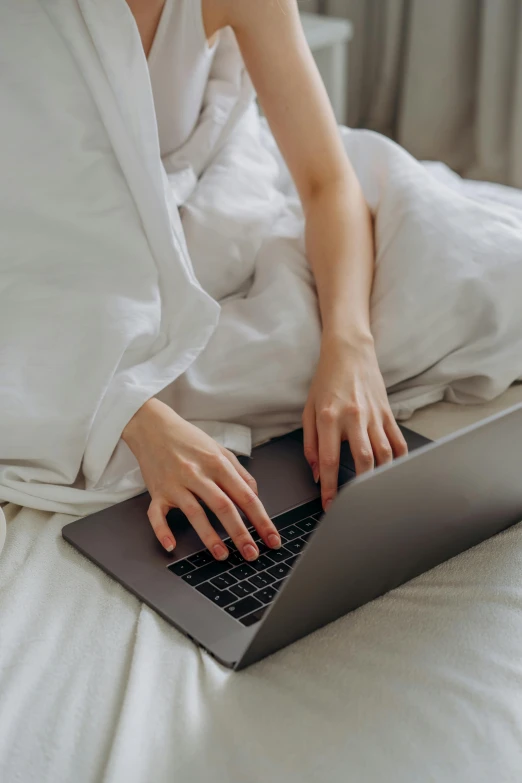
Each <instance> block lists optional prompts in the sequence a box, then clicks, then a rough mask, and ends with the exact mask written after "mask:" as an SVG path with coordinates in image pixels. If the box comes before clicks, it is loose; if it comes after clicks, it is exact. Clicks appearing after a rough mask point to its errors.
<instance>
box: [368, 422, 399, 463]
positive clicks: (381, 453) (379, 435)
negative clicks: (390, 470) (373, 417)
mask: <svg viewBox="0 0 522 783" xmlns="http://www.w3.org/2000/svg"><path fill="white" fill-rule="evenodd" d="M368 436H369V438H370V443H371V446H372V450H373V453H374V456H375V464H376V465H386V464H387V463H388V462H392V461H393V449H392V447H391V444H390V441H389V440H388V436H387V435H386V433H385V431H384V427H383V425H382V424H377V423H375V422H373V423H372V424H370V426H369V427H368Z"/></svg>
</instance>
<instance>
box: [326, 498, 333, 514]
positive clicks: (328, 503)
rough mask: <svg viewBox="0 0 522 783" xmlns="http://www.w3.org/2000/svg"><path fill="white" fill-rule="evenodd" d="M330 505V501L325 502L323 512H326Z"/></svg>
mask: <svg viewBox="0 0 522 783" xmlns="http://www.w3.org/2000/svg"><path fill="white" fill-rule="evenodd" d="M331 505H332V501H331V500H327V501H326V503H325V504H324V510H325V512H326V511H328V509H329V508H330V506H331Z"/></svg>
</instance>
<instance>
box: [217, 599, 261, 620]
mask: <svg viewBox="0 0 522 783" xmlns="http://www.w3.org/2000/svg"><path fill="white" fill-rule="evenodd" d="M262 606H263V604H262V603H261V601H258V600H257V599H256V598H254V596H253V595H249V596H248V598H243V600H242V601H238V602H237V603H235V604H231V605H230V606H227V607H226V608H225V612H228V614H229V615H231V616H232V617H237V618H238V619H239V618H240V617H244V616H245V615H246V614H250V613H251V612H255V611H256V609H261V607H262Z"/></svg>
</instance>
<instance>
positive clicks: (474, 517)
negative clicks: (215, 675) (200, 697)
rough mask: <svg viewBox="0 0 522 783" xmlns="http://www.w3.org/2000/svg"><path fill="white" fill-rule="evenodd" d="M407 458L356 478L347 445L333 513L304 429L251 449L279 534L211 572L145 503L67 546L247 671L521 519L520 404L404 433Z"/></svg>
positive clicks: (103, 516)
mask: <svg viewBox="0 0 522 783" xmlns="http://www.w3.org/2000/svg"><path fill="white" fill-rule="evenodd" d="M403 433H404V435H405V437H406V439H407V441H408V444H409V447H410V454H409V455H408V456H406V457H402V458H400V459H398V460H396V461H395V462H393V463H391V464H389V465H386V466H383V467H380V468H377V470H375V471H374V472H373V473H369V474H366V475H364V476H360V477H357V478H355V472H354V465H353V460H352V458H351V454H350V451H349V448H348V446H347V444H344V445H343V449H342V457H341V469H340V473H339V483H340V485H341V488H340V492H339V494H338V496H337V498H336V500H335V501H334V503H333V504H332V506H331V507H330V509H329V511H328V513H327V514H324V515H323V514H322V513H321V505H320V499H319V491H318V488H317V486H316V484H315V483H314V481H313V479H312V478H311V475H310V468H309V467H308V464H307V463H306V461H305V459H304V457H303V448H302V432H300V431H298V432H295V433H291V434H290V435H287V436H285V437H283V438H279V439H277V440H274V441H271V442H270V443H268V444H266V445H264V446H261V447H260V448H257V449H255V450H254V452H253V455H252V458H251V459H250V460H246V461H245V465H246V467H247V468H248V470H249V471H250V472H251V473H252V475H253V476H254V477H255V478H256V480H257V482H258V486H259V494H260V498H261V500H262V501H263V503H264V505H265V508H266V509H267V511H268V513H269V515H270V516H271V517H272V519H273V520H274V523H275V525H276V527H277V528H278V529H279V531H280V533H281V538H282V542H283V546H282V548H281V549H280V550H277V551H274V550H269V549H268V548H267V547H265V546H264V545H263V542H262V541H261V540H260V538H259V536H257V534H255V531H254V538H255V539H256V543H257V544H258V546H259V548H260V557H259V559H258V560H257V561H255V562H254V563H247V562H246V561H244V560H243V559H242V557H241V556H240V555H239V553H238V552H237V550H236V549H235V548H234V545H233V543H232V542H231V541H230V539H229V538H228V537H227V534H226V532H225V530H224V529H223V528H222V527H221V526H220V524H219V522H218V521H217V519H216V518H215V517H213V518H212V515H210V516H211V521H213V522H214V524H215V526H216V529H217V530H218V531H219V532H220V535H221V536H222V538H223V539H224V540H226V543H227V545H228V547H229V548H230V550H231V555H230V557H229V559H228V560H227V561H226V562H224V563H222V562H220V563H218V562H217V561H215V560H214V559H213V558H212V557H211V555H210V554H209V553H208V552H207V551H206V550H205V549H203V548H202V544H201V541H200V540H199V538H198V537H197V535H196V534H195V532H194V531H193V529H192V528H191V527H190V525H189V523H188V521H187V520H186V518H185V517H184V516H183V514H182V513H181V512H179V511H177V510H175V511H171V512H170V514H169V517H168V522H169V524H170V525H171V527H172V530H173V532H174V534H175V536H176V540H177V542H178V545H177V548H176V550H175V552H174V553H173V555H168V554H167V553H166V552H165V551H164V550H163V549H162V547H161V546H160V544H159V543H158V542H157V540H156V538H155V536H154V533H153V532H152V529H151V527H150V525H149V522H148V519H147V515H146V512H147V508H148V505H149V500H150V498H149V495H148V494H147V493H145V494H142V495H140V496H138V497H135V498H133V499H132V500H128V501H126V502H125V503H121V504H118V505H116V506H113V507H111V508H109V509H106V510H105V511H102V512H100V513H98V514H94V515H92V516H90V517H85V518H84V519H80V520H78V521H76V522H73V523H71V524H69V525H66V526H65V527H64V529H63V536H64V538H65V539H66V540H67V541H69V542H70V543H71V544H72V545H73V546H75V547H76V548H77V549H79V550H80V552H82V553H83V554H84V555H86V556H87V557H88V558H89V559H90V560H92V561H93V562H94V563H96V564H97V565H98V566H100V567H101V568H102V569H103V570H104V571H106V572H107V573H108V574H110V575H111V576H112V577H114V578H115V579H117V580H118V581H119V582H121V584H122V585H124V586H125V587H126V588H127V589H128V590H130V591H131V592H133V593H134V594H135V595H136V596H137V597H138V598H140V599H141V600H142V601H144V602H145V603H147V604H148V605H149V606H151V607H152V608H153V609H155V610H156V611H157V612H158V613H159V614H160V615H161V616H162V617H164V618H165V619H166V620H167V621H168V622H170V623H172V624H173V625H174V626H176V628H178V629H179V630H180V631H182V632H183V633H184V634H185V635H186V636H188V637H189V638H190V639H193V640H194V642H196V643H197V644H199V645H200V646H201V647H203V648H205V649H206V650H207V651H208V652H209V653H210V654H211V655H213V656H214V657H215V658H217V660H219V661H220V662H221V663H223V664H224V665H225V666H228V667H230V668H233V669H242V668H244V667H245V666H249V665H250V664H252V663H254V662H255V661H258V660H260V659H261V658H264V657H265V656H267V655H270V654H271V653H274V652H276V651H277V650H279V649H281V648H282V647H284V646H286V645H288V644H290V643H292V642H294V641H296V640H297V639H299V638H301V637H303V636H305V635H306V634H308V633H311V632H312V631H314V630H316V629H317V628H320V627H321V626H323V625H325V624H326V623H329V622H331V621H332V620H335V619H337V618H338V617H340V616H342V615H344V614H345V613H347V612H350V611H352V610H353V609H357V608H358V607H359V606H361V605H363V604H365V603H367V602H368V601H371V600H373V599H374V598H377V597H378V596H380V595H382V594H383V593H386V592H387V591H388V590H392V589H393V588H395V587H398V586H399V585H401V584H403V583H404V582H406V581H407V580H409V579H412V578H413V577H415V576H417V575H419V574H421V573H423V572H424V571H427V570H428V569H430V568H432V567H433V566H436V565H438V564H439V563H441V562H443V561H444V560H447V559H449V558H451V557H453V556H454V555H457V554H458V553H459V552H462V551H463V550H465V549H468V548H469V547H472V546H474V545H475V544H478V543H480V542H481V541H483V540H484V539H486V538H488V537H490V536H492V535H494V534H496V533H499V532H500V531H502V530H504V529H505V528H507V527H509V526H510V525H513V524H514V523H516V522H519V521H520V520H521V519H522V405H517V406H515V407H513V408H511V409H509V410H507V411H505V412H503V413H501V414H499V415H497V416H493V417H491V418H490V419H487V420H485V421H483V422H481V423H480V424H478V425H475V426H472V427H469V428H467V429H465V430H462V431H461V432H459V433H456V434H455V435H451V436H449V437H447V438H444V439H443V440H441V441H439V442H437V443H429V442H428V441H426V439H425V438H422V437H421V436H419V435H416V434H415V433H413V432H411V431H409V430H406V429H403Z"/></svg>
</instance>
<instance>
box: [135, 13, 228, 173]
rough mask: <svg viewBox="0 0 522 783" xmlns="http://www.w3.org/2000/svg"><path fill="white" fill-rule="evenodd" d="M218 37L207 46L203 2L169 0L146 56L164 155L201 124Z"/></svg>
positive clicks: (179, 144)
mask: <svg viewBox="0 0 522 783" xmlns="http://www.w3.org/2000/svg"><path fill="white" fill-rule="evenodd" d="M217 40H218V37H216V39H215V41H214V43H213V45H212V47H209V46H208V43H207V39H206V35H205V30H204V26H203V17H202V13H201V0H166V3H165V7H164V9H163V14H162V16H161V20H160V23H159V26H158V30H157V32H156V37H155V39H154V43H153V45H152V49H151V51H150V54H149V59H148V63H149V72H150V79H151V84H152V92H153V95H154V103H155V107H156V115H157V121H158V132H159V139H160V149H161V155H162V157H165V156H166V155H171V154H172V153H173V152H175V151H176V150H177V149H178V148H179V147H181V146H182V145H183V144H184V143H185V142H186V141H187V139H188V138H189V136H190V134H191V133H192V131H193V130H194V128H195V126H196V124H197V121H198V118H199V115H200V112H201V107H202V103H203V98H204V94H205V88H206V86H207V82H208V77H209V73H210V68H211V65H212V59H213V55H214V52H215V50H216V46H217Z"/></svg>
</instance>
